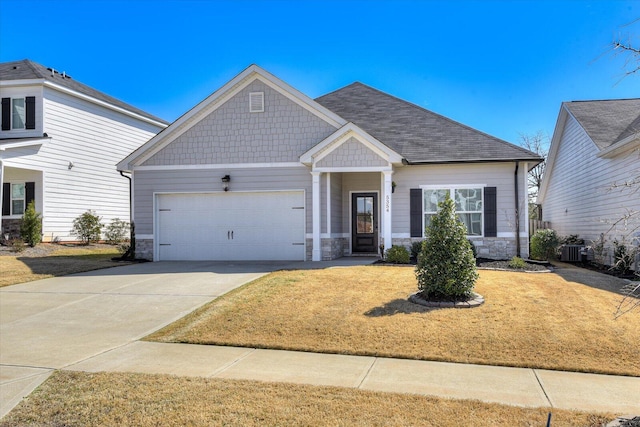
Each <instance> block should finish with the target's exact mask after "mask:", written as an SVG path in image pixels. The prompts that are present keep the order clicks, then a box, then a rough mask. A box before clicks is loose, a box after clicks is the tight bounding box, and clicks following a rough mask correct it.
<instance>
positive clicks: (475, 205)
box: [454, 188, 482, 212]
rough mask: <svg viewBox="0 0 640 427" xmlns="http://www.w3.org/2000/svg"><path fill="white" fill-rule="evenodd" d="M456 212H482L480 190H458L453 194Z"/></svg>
mask: <svg viewBox="0 0 640 427" xmlns="http://www.w3.org/2000/svg"><path fill="white" fill-rule="evenodd" d="M454 197H455V202H456V210H457V211H476V212H479V211H482V189H481V188H460V189H457V190H455V192H454Z"/></svg>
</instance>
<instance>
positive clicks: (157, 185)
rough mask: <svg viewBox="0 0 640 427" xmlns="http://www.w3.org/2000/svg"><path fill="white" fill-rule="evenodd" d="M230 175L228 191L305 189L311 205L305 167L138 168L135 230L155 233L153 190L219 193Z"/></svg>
mask: <svg viewBox="0 0 640 427" xmlns="http://www.w3.org/2000/svg"><path fill="white" fill-rule="evenodd" d="M227 174H228V175H230V176H231V182H230V183H229V191H232V192H237V191H277V190H304V191H305V198H306V201H305V204H306V206H311V174H310V173H309V169H308V168H306V167H304V166H300V167H291V168H273V169H265V168H247V169H233V170H230V171H228V172H226V171H221V170H219V169H215V170H211V169H195V170H194V169H182V170H162V171H154V170H138V171H135V172H134V188H135V190H134V197H135V200H134V210H135V212H134V220H135V222H136V232H137V233H139V234H153V194H154V193H181V192H191V193H207V192H220V191H222V182H221V178H222V177H223V176H224V175H227ZM257 214H259V212H258V213H257ZM306 214H307V218H306V229H307V231H308V232H310V230H311V221H312V216H311V209H307V210H306Z"/></svg>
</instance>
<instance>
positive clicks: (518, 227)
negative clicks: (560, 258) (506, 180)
mask: <svg viewBox="0 0 640 427" xmlns="http://www.w3.org/2000/svg"><path fill="white" fill-rule="evenodd" d="M519 167H520V162H516V170H515V172H514V177H513V185H514V187H515V197H516V198H515V202H516V205H515V206H516V256H517V257H518V258H519V257H520V208H519V206H520V195H519V193H518V168H519Z"/></svg>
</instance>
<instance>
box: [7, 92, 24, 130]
mask: <svg viewBox="0 0 640 427" xmlns="http://www.w3.org/2000/svg"><path fill="white" fill-rule="evenodd" d="M26 121H27V110H26V108H25V102H24V98H11V129H24V128H25V122H26Z"/></svg>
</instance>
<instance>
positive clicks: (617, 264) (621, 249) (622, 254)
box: [613, 240, 638, 274]
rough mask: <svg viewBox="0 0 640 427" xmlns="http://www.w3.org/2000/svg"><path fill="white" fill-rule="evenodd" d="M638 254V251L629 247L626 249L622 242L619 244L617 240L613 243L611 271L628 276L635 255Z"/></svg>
mask: <svg viewBox="0 0 640 427" xmlns="http://www.w3.org/2000/svg"><path fill="white" fill-rule="evenodd" d="M637 253H638V249H637V248H635V247H633V246H630V247H627V245H626V244H625V242H624V241H622V242H619V241H618V240H614V241H613V260H614V264H613V269H614V270H616V271H618V272H620V273H622V274H629V273H630V272H631V267H632V266H633V263H634V262H635V259H636V254H637Z"/></svg>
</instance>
